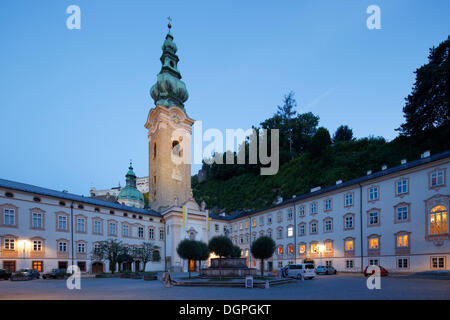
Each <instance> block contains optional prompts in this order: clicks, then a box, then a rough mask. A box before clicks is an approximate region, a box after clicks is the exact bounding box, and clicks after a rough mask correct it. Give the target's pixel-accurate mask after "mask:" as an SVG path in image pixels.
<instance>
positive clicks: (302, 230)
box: [298, 223, 306, 236]
mask: <svg viewBox="0 0 450 320" xmlns="http://www.w3.org/2000/svg"><path fill="white" fill-rule="evenodd" d="M305 229H306V228H305V224H304V223H302V224H300V225H299V227H298V234H299V235H301V236H304V235H305V233H306V230H305Z"/></svg>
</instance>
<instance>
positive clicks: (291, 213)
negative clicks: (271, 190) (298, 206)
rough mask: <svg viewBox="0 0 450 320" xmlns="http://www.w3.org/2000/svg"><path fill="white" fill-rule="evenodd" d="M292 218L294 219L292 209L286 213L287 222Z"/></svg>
mask: <svg viewBox="0 0 450 320" xmlns="http://www.w3.org/2000/svg"><path fill="white" fill-rule="evenodd" d="M293 217H294V209H293V208H289V209H288V212H287V218H288V220H292V218H293Z"/></svg>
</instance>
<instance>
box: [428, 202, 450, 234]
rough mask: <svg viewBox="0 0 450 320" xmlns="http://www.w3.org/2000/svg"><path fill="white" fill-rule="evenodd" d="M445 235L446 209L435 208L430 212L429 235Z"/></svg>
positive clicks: (442, 207) (441, 207)
mask: <svg viewBox="0 0 450 320" xmlns="http://www.w3.org/2000/svg"><path fill="white" fill-rule="evenodd" d="M444 233H447V209H446V208H445V207H444V206H441V205H439V206H435V207H434V208H432V209H431V211H430V235H435V234H444Z"/></svg>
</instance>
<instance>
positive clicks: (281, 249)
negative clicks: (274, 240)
mask: <svg viewBox="0 0 450 320" xmlns="http://www.w3.org/2000/svg"><path fill="white" fill-rule="evenodd" d="M278 254H280V255H281V254H283V247H281V246H280V247H278Z"/></svg>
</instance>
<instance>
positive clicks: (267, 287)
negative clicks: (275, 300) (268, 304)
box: [265, 280, 270, 289]
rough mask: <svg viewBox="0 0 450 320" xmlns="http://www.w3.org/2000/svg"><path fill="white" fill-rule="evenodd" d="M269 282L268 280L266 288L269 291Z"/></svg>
mask: <svg viewBox="0 0 450 320" xmlns="http://www.w3.org/2000/svg"><path fill="white" fill-rule="evenodd" d="M269 286H270V285H269V280H266V286H265V289H269Z"/></svg>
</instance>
